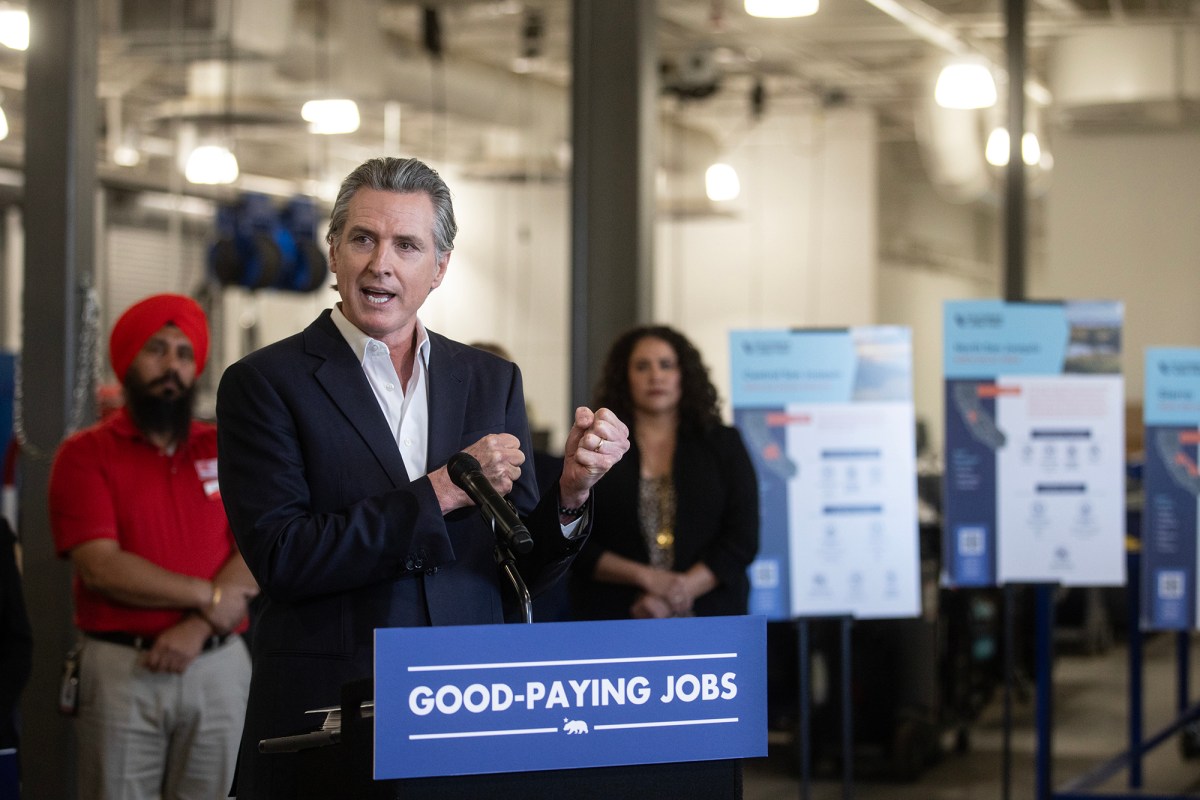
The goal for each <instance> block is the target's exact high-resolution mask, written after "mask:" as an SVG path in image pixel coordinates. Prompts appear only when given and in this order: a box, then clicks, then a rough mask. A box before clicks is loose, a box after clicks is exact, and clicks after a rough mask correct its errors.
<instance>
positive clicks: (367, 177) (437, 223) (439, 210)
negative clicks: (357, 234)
mask: <svg viewBox="0 0 1200 800" xmlns="http://www.w3.org/2000/svg"><path fill="white" fill-rule="evenodd" d="M364 187H365V188H367V189H374V190H376V191H380V192H396V193H397V194H413V193H423V194H426V195H428V196H429V199H430V200H431V201H432V202H433V246H434V248H435V249H436V251H437V257H438V258H441V257H442V256H443V255H445V254H446V253H449V252H450V251H451V250H453V249H454V236H455V234H457V233H458V223H457V222H455V221H454V204H453V203H452V202H451V200H450V187H448V186H446V182H445V181H443V180H442V176H441V175H438V174H437V171H436V170H435V169H433V168H432V167H430V166H429V165H427V164H425V163H424V162H422V161H419V160H418V159H415V158H390V157H386V156H385V157H380V158H372V159H371V160H369V161H365V162H363V163H362V164H361V165H359V166H358V167H357V168H355V170H354V171H353V172H351V173H350V174H349V175H347V176H346V179H345V180H344V181H342V187H341V188H340V189H339V190H338V195H337V200H335V201H334V203H333V211H332V212H330V214H329V232H328V233H326V234H325V241H326V242H327V243H329V244H331V245H332V244H333V243H334V240H335V239H337V237H338V236H339V235H340V234H341V232H342V228H344V227H345V226H346V217H347V215H348V214H349V211H350V199H351V198H352V197H354V194H355V192H357V191H358V190H359V189H362V188H364Z"/></svg>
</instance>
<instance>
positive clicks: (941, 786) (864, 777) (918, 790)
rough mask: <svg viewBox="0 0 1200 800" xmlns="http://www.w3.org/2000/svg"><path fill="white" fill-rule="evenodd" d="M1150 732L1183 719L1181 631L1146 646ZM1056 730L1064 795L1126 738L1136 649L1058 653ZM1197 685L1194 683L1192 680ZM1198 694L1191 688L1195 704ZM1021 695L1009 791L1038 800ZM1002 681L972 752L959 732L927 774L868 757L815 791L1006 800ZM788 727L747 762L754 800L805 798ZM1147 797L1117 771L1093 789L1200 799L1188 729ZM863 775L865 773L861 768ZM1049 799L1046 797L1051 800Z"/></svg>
mask: <svg viewBox="0 0 1200 800" xmlns="http://www.w3.org/2000/svg"><path fill="white" fill-rule="evenodd" d="M1192 639H1193V640H1192V642H1191V645H1190V653H1191V655H1190V658H1191V663H1192V664H1197V663H1200V661H1198V660H1197V659H1200V646H1198V645H1197V642H1196V640H1195V637H1192ZM1144 659H1145V663H1144V669H1143V672H1142V674H1143V686H1144V687H1145V691H1144V701H1143V702H1144V707H1143V719H1144V726H1143V729H1144V733H1143V736H1144V737H1146V738H1149V737H1150V736H1153V735H1154V734H1156V733H1157V732H1159V731H1160V730H1162V729H1163V728H1164V727H1165V726H1166V725H1167V724H1169V723H1170V721H1171V720H1173V719H1174V718H1175V710H1174V704H1175V696H1176V678H1175V674H1176V636H1175V635H1174V634H1158V635H1154V636H1151V637H1149V638H1147V639H1146V640H1145V646H1144ZM1054 670H1055V672H1054V698H1055V699H1054V704H1055V709H1054V713H1055V720H1054V725H1055V731H1054V749H1053V762H1052V783H1053V786H1054V791H1055V792H1056V793H1061V792H1063V790H1064V788H1066V786H1067V784H1069V783H1070V782H1071V781H1073V780H1075V779H1078V778H1080V777H1081V776H1083V775H1085V774H1086V773H1088V772H1089V771H1090V770H1092V769H1094V768H1096V767H1098V766H1099V765H1101V764H1102V763H1104V762H1106V761H1108V760H1109V759H1110V758H1112V757H1114V756H1116V755H1118V754H1119V753H1120V752H1122V751H1123V750H1124V749H1125V748H1126V747H1127V745H1128V737H1127V733H1126V731H1127V726H1128V722H1127V720H1128V713H1129V701H1128V696H1129V691H1128V674H1129V669H1128V649H1127V647H1126V645H1125V643H1124V642H1118V643H1117V644H1115V645H1114V646H1112V647H1111V648H1110V649H1109V650H1108V651H1107V652H1106V653H1104V654H1102V655H1080V654H1072V653H1060V654H1059V655H1058V656H1057V657H1056V660H1055V668H1054ZM1192 674H1195V669H1194V668H1193V670H1192ZM1192 686H1193V687H1195V686H1196V680H1195V679H1194V678H1193V679H1192ZM1196 694H1197V693H1196V691H1193V692H1192V697H1193V702H1194V698H1195V697H1196ZM1019 695H1020V693H1014V700H1013V725H1012V732H1011V750H1010V752H1011V762H1012V768H1011V772H1010V776H1009V794H1008V798H1022V799H1023V798H1034V797H1035V796H1036V782H1035V762H1034V755H1035V747H1036V730H1035V724H1034V713H1035V709H1034V703H1033V697H1032V694H1031V693H1030V696H1029V697H1027V698H1026V697H1021V696H1019ZM1002 697H1003V693H1002V687H1001V691H998V692H997V693H996V697H995V698H994V699H993V701H992V702H991V704H990V705H989V706H988V707H987V708H986V709H985V710H984V712H983V713H982V714H981V715H980V717H979V718H978V719H977V720H976V721H975V722H974V723H973V724H972V725H971V726H970V728H969V745H968V747H967V749H966V752H955V751H954V749H953V735H952V734H947V736H946V737H945V738H946V739H947V742H946V747H945V750H946V752H945V753H944V755H943V756H942V757H941V758H940V760H938V761H937V762H936V763H935V764H933V765H932V766H930V767H929V768H927V769H926V770H925V771H924V773H923V774H922V775H921V777H920V778H919V779H917V780H916V781H914V782H910V783H897V782H894V781H889V780H887V779H884V778H881V777H873V776H872V772H874V773H875V775H876V776H877V775H878V774H879V771H878V770H872V769H871V766H870V764H869V763H862V764H861V766H860V762H869V759H868V757H867V756H864V757H863V758H856V760H855V768H854V770H855V773H856V780H855V781H854V782H853V783H852V784H851V785H850V786H849V787H847V786H846V785H845V783H844V782H843V781H842V780H841V778H840V777H838V776H836V775H830V774H828V772H829V770H826V771H825V772H826V774H824V775H820V776H819V777H817V778H813V779H810V781H809V784H808V789H809V792H808V794H807V798H809V799H810V800H834V799H835V798H847V797H852V798H857V799H858V800H883V799H884V798H886V800H984V798H986V800H1008V798H1005V795H1004V790H1003V786H1004V782H1003V774H1002V765H1003V739H1004V736H1003V730H1004V727H1003V706H1002ZM790 738H791V737H790V736H788V735H787V734H786V733H784V734H775V735H773V736H772V741H773V742H775V744H773V745H772V746H771V748H770V752H769V755H768V756H767V757H766V758H763V759H755V760H751V761H747V762H746V765H745V798H746V800H782V799H783V798H789V800H791V799H792V798H801V800H805V797H806V795H804V794H803V793H802V787H801V782H800V779H799V775H798V769H797V768H796V767H795V766H794V765H795V764H796V756H795V748H794V746H792V744H791V743H790V741H789V740H790ZM1142 769H1143V785H1142V789H1141V794H1140V795H1139V793H1138V792H1136V791H1134V790H1131V789H1130V788H1129V783H1128V781H1129V773H1128V772H1127V771H1126V770H1121V771H1118V772H1117V773H1116V774H1115V775H1114V776H1113V777H1112V778H1110V779H1109V780H1107V781H1105V782H1104V783H1101V784H1100V785H1098V786H1095V787H1091V788H1089V789H1087V792H1088V793H1089V794H1091V795H1096V796H1104V797H1137V796H1151V795H1152V796H1155V797H1157V798H1162V797H1167V796H1179V797H1192V796H1194V797H1200V758H1185V757H1184V756H1183V755H1182V753H1181V748H1180V736H1179V735H1178V734H1176V735H1173V736H1171V737H1170V738H1169V739H1168V740H1166V741H1165V742H1163V744H1161V745H1160V746H1158V747H1157V748H1156V749H1154V750H1153V751H1151V753H1149V754H1148V755H1147V756H1146V757H1145V758H1144V760H1143V766H1142ZM860 772H861V775H860ZM1046 800H1048V798H1047V799H1046Z"/></svg>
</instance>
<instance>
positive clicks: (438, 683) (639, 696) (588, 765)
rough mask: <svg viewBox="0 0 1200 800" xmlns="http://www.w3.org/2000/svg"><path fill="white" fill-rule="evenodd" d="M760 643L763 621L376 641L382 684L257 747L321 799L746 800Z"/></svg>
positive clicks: (351, 690)
mask: <svg viewBox="0 0 1200 800" xmlns="http://www.w3.org/2000/svg"><path fill="white" fill-rule="evenodd" d="M765 639H766V625H765V620H764V619H763V618H762V617H724V618H706V619H698V618H692V619H676V620H655V621H646V620H640V621H639V620H634V621H605V622H579V623H544V624H542V625H523V626H449V627H442V628H437V627H434V628H394V629H378V630H377V631H376V641H375V671H376V675H375V677H374V678H367V679H363V680H358V681H353V682H351V683H348V684H346V685H344V686H342V687H341V698H340V708H338V709H336V710H335V712H334V713H333V714H332V715H331V716H330V719H329V720H327V725H326V726H325V727H323V729H322V730H321V731H318V732H315V733H312V734H303V735H300V736H291V737H280V738H276V739H267V740H264V741H263V742H261V743H260V747H259V749H260V751H261V752H262V753H263V755H262V756H261V757H262V758H268V759H269V758H280V759H287V762H286V763H287V766H286V770H287V771H288V772H289V773H290V774H292V775H293V776H295V778H296V779H297V784H298V786H299V787H300V790H299V792H298V793H297V794H296V795H295V796H296V797H299V798H314V800H315V799H316V798H320V799H321V800H329V799H330V798H354V800H361V799H362V798H370V799H371V800H393V798H394V799H395V800H426V798H428V800H459V798H461V799H462V800H475V799H476V798H479V797H488V798H501V799H502V798H513V800H518V799H519V800H525V799H526V798H546V800H550V798H554V800H560V799H561V798H563V797H569V798H571V799H572V800H580V799H581V798H582V799H586V798H597V800H599V799H600V798H604V800H608V798H612V797H655V798H659V797H661V798H679V800H695V799H696V798H700V800H708V799H711V800H737V799H738V798H741V797H742V788H743V787H742V762H741V759H742V758H746V757H756V756H763V755H766V682H765V669H766V668H765ZM515 654H519V656H518V657H516V658H514V655H515ZM364 708H365V709H368V710H367V711H364ZM280 766H283V762H281V764H280ZM463 773H471V774H463Z"/></svg>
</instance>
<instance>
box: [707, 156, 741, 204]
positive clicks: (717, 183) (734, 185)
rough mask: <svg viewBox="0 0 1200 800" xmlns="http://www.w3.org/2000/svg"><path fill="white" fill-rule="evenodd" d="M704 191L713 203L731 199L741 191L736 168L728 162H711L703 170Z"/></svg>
mask: <svg viewBox="0 0 1200 800" xmlns="http://www.w3.org/2000/svg"><path fill="white" fill-rule="evenodd" d="M704 192H705V194H707V195H708V199H709V200H712V201H713V202H714V203H719V202H722V201H724V200H733V199H734V198H736V197H737V196H738V195H739V194H741V192H742V184H741V181H739V180H738V174H737V170H735V169H734V168H733V167H731V166H729V165H728V164H713V165H712V166H711V167H709V168H708V169H707V170H705V171H704Z"/></svg>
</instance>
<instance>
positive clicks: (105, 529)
mask: <svg viewBox="0 0 1200 800" xmlns="http://www.w3.org/2000/svg"><path fill="white" fill-rule="evenodd" d="M109 355H110V357H111V361H112V367H113V372H114V373H115V374H116V376H117V378H118V379H119V380H120V381H121V385H122V390H123V393H124V395H125V406H124V407H123V408H121V409H120V410H118V411H116V412H115V413H113V414H111V415H109V416H108V417H106V418H105V419H103V420H101V421H100V422H99V423H97V424H96V425H93V426H92V427H90V428H88V429H86V430H83V431H80V432H78V433H76V434H74V435H73V436H71V437H70V438H68V439H67V440H66V441H65V442H63V444H62V446H61V447H60V448H59V451H58V454H57V455H56V456H55V460H54V467H53V470H52V472H51V475H50V521H51V527H52V530H53V533H54V539H55V546H56V548H57V550H58V553H59V555H60V556H61V557H64V558H69V559H70V560H71V563H72V565H73V566H74V568H75V581H74V595H75V624H76V626H77V627H78V628H79V631H80V634H81V647H82V651H81V655H80V659H81V669H80V679H79V680H80V682H79V691H78V707H77V709H76V715H77V719H76V722H77V728H76V733H77V736H76V741H77V742H78V746H79V758H78V765H79V769H78V782H79V788H80V797H86V798H109V797H118V796H119V797H129V798H143V797H144V798H151V797H183V796H188V797H191V796H195V797H224V796H226V794H227V793H228V790H229V787H230V784H231V781H232V778H233V768H234V761H235V758H236V753H237V743H238V738H239V736H240V734H241V729H242V718H243V716H244V712H245V706H246V698H247V694H248V692H249V684H250V661H249V656H248V653H247V651H246V647H245V645H244V644H243V643H242V640H241V638H240V637H239V636H238V633H240V632H241V631H243V630H244V629H245V627H246V616H247V604H248V602H249V600H250V599H251V598H252V597H253V596H254V595H255V594H256V593H257V592H258V587H257V585H256V584H255V582H254V579H253V578H252V577H251V575H250V572H249V570H248V569H247V568H246V563H245V561H243V560H242V556H241V554H240V553H239V551H238V549H237V546H236V544H235V543H234V541H233V536H232V534H231V532H230V530H229V523H228V521H227V520H226V517H225V511H224V508H223V506H222V504H221V492H220V486H219V484H218V482H217V438H216V428H215V426H213V425H211V424H209V423H206V422H200V421H198V420H195V419H193V418H192V404H193V399H194V395H195V389H196V379H197V377H198V376H199V375H200V373H201V372H202V371H203V369H204V364H205V361H206V360H207V358H208V323H207V320H206V318H205V315H204V311H203V310H202V309H201V308H200V306H199V305H197V304H196V302H195V301H194V300H191V299H190V298H187V297H183V296H181V295H174V294H160V295H154V296H153V297H148V298H146V299H144V300H142V301H140V302H138V303H136V304H135V305H133V306H131V307H130V308H129V309H128V310H126V311H125V313H124V314H122V315H121V317H120V319H118V320H117V323H116V325H114V326H113V331H112V337H111V339H110V341H109Z"/></svg>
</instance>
